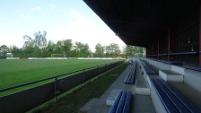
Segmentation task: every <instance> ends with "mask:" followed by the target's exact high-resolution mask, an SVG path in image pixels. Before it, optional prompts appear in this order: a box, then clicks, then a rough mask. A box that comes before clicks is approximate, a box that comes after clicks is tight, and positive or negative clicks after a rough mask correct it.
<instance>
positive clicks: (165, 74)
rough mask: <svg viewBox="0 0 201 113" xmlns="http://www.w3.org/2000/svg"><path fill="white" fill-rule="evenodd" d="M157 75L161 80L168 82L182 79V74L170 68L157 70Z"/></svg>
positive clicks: (181, 80)
mask: <svg viewBox="0 0 201 113" xmlns="http://www.w3.org/2000/svg"><path fill="white" fill-rule="evenodd" d="M159 76H160V77H161V78H162V79H163V80H165V81H169V82H183V81H184V77H183V75H181V74H179V73H176V72H174V71H171V70H159Z"/></svg>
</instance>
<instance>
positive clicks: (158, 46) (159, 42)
mask: <svg viewBox="0 0 201 113" xmlns="http://www.w3.org/2000/svg"><path fill="white" fill-rule="evenodd" d="M157 51H158V59H160V58H159V57H160V56H159V54H160V39H159V38H158V50H157Z"/></svg>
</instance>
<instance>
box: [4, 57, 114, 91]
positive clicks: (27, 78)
mask: <svg viewBox="0 0 201 113" xmlns="http://www.w3.org/2000/svg"><path fill="white" fill-rule="evenodd" d="M114 61H116V60H78V59H67V60H0V78H1V79H0V89H2V88H6V87H10V86H13V85H18V84H22V83H26V82H31V81H34V80H39V79H42V78H47V77H51V76H54V75H58V74H62V73H66V72H72V71H76V70H79V69H83V68H87V67H91V66H96V65H101V64H106V63H110V62H114Z"/></svg>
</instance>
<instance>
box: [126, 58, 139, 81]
mask: <svg viewBox="0 0 201 113" xmlns="http://www.w3.org/2000/svg"><path fill="white" fill-rule="evenodd" d="M136 65H137V62H136V61H135V62H134V63H133V64H132V67H131V69H130V71H129V74H128V76H127V78H126V79H125V80H124V83H125V84H134V83H135V75H136V74H135V73H136Z"/></svg>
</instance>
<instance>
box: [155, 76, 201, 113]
mask: <svg viewBox="0 0 201 113" xmlns="http://www.w3.org/2000/svg"><path fill="white" fill-rule="evenodd" d="M151 81H152V83H153V85H154V87H155V89H156V92H157V94H158V96H159V98H160V100H161V102H162V104H163V105H164V107H165V109H166V111H167V112H168V113H201V112H200V111H199V110H198V109H197V108H195V107H194V106H193V105H192V104H191V103H189V102H188V101H187V100H186V99H185V98H184V97H183V96H182V95H180V94H179V93H178V92H176V91H175V90H174V88H172V87H171V86H170V85H169V84H168V83H167V82H165V81H164V80H162V79H151Z"/></svg>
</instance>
